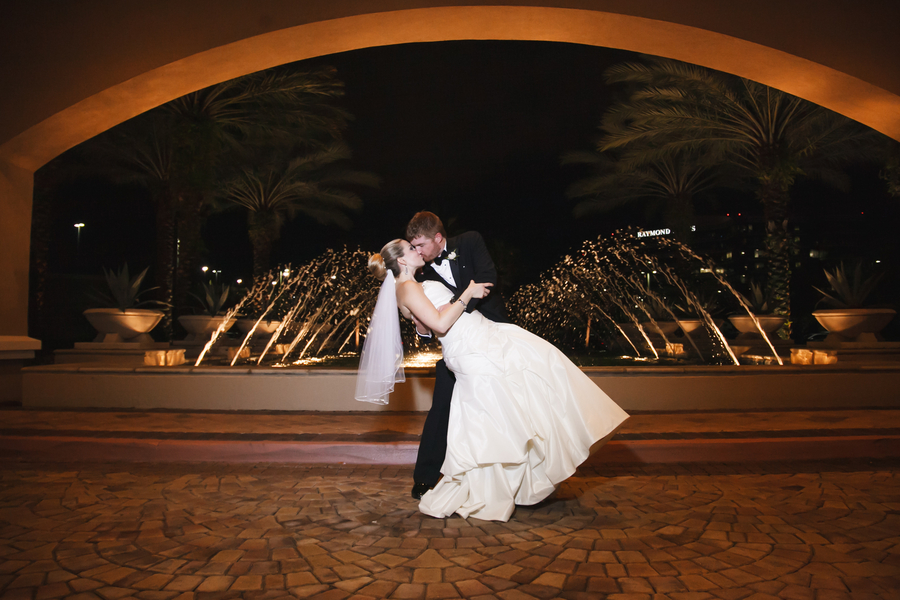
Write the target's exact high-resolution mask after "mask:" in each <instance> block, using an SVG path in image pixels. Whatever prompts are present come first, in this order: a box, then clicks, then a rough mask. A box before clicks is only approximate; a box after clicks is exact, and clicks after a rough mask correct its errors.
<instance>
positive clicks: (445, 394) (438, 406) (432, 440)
mask: <svg viewBox="0 0 900 600" xmlns="http://www.w3.org/2000/svg"><path fill="white" fill-rule="evenodd" d="M434 371H435V373H434V397H433V398H432V400H431V410H429V411H428V416H427V417H425V426H424V427H423V428H422V439H421V441H420V442H419V454H418V456H417V457H416V469H415V471H413V481H415V482H416V483H424V484H425V485H427V486H428V487H434V486H435V485H437V482H438V480H439V479H440V478H441V465H443V464H444V455H445V454H447V427H448V426H449V424H450V400H451V398H452V397H453V386H454V385H456V377H455V376H454V375H453V373H452V372H451V371H450V369H448V368H447V364H446V363H445V362H444V359H441V360H439V361H438V362H437V364H436V365H435V366H434Z"/></svg>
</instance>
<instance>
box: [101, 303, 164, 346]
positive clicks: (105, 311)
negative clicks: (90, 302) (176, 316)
mask: <svg viewBox="0 0 900 600" xmlns="http://www.w3.org/2000/svg"><path fill="white" fill-rule="evenodd" d="M83 314H84V316H85V317H86V318H87V320H88V322H89V323H90V324H91V326H93V328H94V329H96V330H97V332H98V335H97V337H96V339H95V340H94V341H95V342H103V343H107V344H110V343H122V342H131V343H134V344H138V345H139V344H145V343H151V344H152V343H153V340H152V339H150V336H149V335H148V333H149V332H150V331H151V330H152V329H153V328H154V327H156V325H157V324H158V323H159V322H160V321H161V320H162V318H163V317H164V316H165V315H164V313H163V312H162V311H159V310H149V309H144V308H129V309H128V310H126V311H125V312H122V311H121V310H119V309H118V308H89V309H87V310H86V311H84V313H83Z"/></svg>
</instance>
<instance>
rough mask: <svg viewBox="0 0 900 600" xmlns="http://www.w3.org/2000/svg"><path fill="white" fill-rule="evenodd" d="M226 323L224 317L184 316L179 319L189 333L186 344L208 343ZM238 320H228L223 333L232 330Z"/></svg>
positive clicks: (185, 339)
mask: <svg viewBox="0 0 900 600" xmlns="http://www.w3.org/2000/svg"><path fill="white" fill-rule="evenodd" d="M224 321H225V317H223V316H215V317H211V316H209V315H183V316H180V317H178V322H179V323H181V326H182V327H184V328H185V330H186V331H187V332H188V334H187V337H185V338H184V341H186V342H208V341H209V339H210V338H211V337H212V334H213V333H214V332H215V331H216V330H217V329H218V328H219V326H220V325H221V324H222V323H223V322H224ZM235 321H236V319H234V318H231V319H228V322H227V323H225V328H224V329H223V330H222V333H225V332H226V331H228V330H229V329H231V327H232V325H234V322H235Z"/></svg>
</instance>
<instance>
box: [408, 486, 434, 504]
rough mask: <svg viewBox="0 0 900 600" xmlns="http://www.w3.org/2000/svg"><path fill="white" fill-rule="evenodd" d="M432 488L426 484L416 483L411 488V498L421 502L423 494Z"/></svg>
mask: <svg viewBox="0 0 900 600" xmlns="http://www.w3.org/2000/svg"><path fill="white" fill-rule="evenodd" d="M432 487H434V486H430V485H428V484H427V483H417V484H415V485H414V486H413V489H412V497H413V498H415V499H416V500H421V499H422V496H424V495H425V492H427V491H428V490H430V489H431V488H432Z"/></svg>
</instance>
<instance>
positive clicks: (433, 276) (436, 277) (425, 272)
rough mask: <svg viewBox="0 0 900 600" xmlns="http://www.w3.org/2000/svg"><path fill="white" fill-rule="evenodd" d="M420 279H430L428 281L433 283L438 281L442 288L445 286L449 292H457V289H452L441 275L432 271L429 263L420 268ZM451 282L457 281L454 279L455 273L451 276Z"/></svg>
mask: <svg viewBox="0 0 900 600" xmlns="http://www.w3.org/2000/svg"><path fill="white" fill-rule="evenodd" d="M451 268H452V267H451ZM422 277H423V278H424V279H430V280H433V281H440V282H441V283H443V284H444V286H445V287H446V288H447V289H448V290H450V291H451V292H454V293H456V291H457V289H456V288H455V287H453V286H452V285H450V282H448V281H447V280H446V279H444V278H443V277H441V274H440V273H438V272H437V271H435V270H434V268H433V267H432V266H431V263H428V264H426V265H425V266H424V267H422ZM453 280H454V281H458V280H457V279H456V273H454V274H453Z"/></svg>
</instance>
